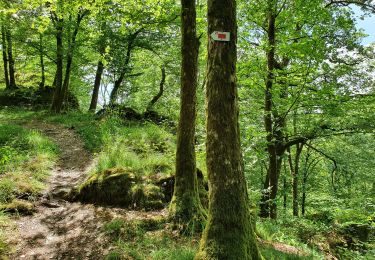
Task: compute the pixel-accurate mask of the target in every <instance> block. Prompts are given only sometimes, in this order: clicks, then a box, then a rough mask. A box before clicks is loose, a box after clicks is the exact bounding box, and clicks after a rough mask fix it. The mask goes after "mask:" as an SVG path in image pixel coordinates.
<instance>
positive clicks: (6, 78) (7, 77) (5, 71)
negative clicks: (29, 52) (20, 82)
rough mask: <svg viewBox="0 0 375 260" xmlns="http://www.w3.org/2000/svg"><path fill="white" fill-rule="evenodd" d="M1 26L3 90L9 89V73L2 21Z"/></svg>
mask: <svg viewBox="0 0 375 260" xmlns="http://www.w3.org/2000/svg"><path fill="white" fill-rule="evenodd" d="M2 22H3V24H2V25H1V45H2V46H1V47H2V52H3V63H4V79H5V88H7V89H9V87H10V84H9V72H8V54H7V42H6V29H5V25H4V23H5V22H4V20H3V21H2Z"/></svg>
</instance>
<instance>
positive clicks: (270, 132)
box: [260, 4, 280, 218]
mask: <svg viewBox="0 0 375 260" xmlns="http://www.w3.org/2000/svg"><path fill="white" fill-rule="evenodd" d="M269 5H270V6H269V9H270V10H269V14H268V30H267V32H268V45H269V48H268V49H267V69H268V72H267V79H266V88H265V99H264V104H265V105H264V126H265V130H266V132H267V137H266V139H267V152H268V164H269V166H268V172H267V175H268V182H265V183H264V184H265V186H264V192H263V195H262V199H261V204H260V216H261V217H263V218H268V217H271V218H276V216H277V215H276V214H277V213H276V210H277V205H276V201H275V199H276V194H277V188H278V171H279V169H280V166H279V165H278V157H277V147H276V143H275V140H274V129H273V119H272V88H273V80H274V69H275V44H276V32H275V23H276V15H275V13H274V11H273V6H271V4H269ZM271 215H272V216H271Z"/></svg>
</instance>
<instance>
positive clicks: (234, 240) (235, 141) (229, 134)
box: [195, 0, 261, 260]
mask: <svg viewBox="0 0 375 260" xmlns="http://www.w3.org/2000/svg"><path fill="white" fill-rule="evenodd" d="M207 17H208V33H209V34H211V33H213V32H214V31H226V32H229V33H230V40H229V41H228V42H218V41H213V40H212V39H211V40H209V42H208V66H207V91H206V104H207V113H206V115H207V119H206V121H207V128H206V129H207V141H206V162H207V172H208V180H209V212H208V220H207V224H206V227H205V230H204V232H203V234H202V239H201V242H200V249H199V252H198V254H197V255H196V257H195V258H196V259H228V260H231V259H233V260H234V259H236V260H238V259H241V260H248V259H261V256H260V254H259V251H258V247H257V244H256V240H255V234H254V227H253V225H252V220H251V219H252V216H251V213H250V208H249V206H250V205H249V197H248V194H247V187H246V180H245V176H244V172H243V159H242V153H241V147H240V130H239V125H238V97H237V86H236V59H237V58H236V40H237V24H236V3H235V1H234V0H222V1H216V0H208V13H207Z"/></svg>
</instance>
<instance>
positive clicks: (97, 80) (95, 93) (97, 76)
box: [89, 60, 104, 112]
mask: <svg viewBox="0 0 375 260" xmlns="http://www.w3.org/2000/svg"><path fill="white" fill-rule="evenodd" d="M103 71H104V64H103V62H102V61H101V60H99V61H98V67H97V69H96V74H95V82H94V89H93V91H92V96H91V103H90V108H89V111H92V112H95V110H96V106H97V104H98V98H99V89H100V82H101V80H102V75H103Z"/></svg>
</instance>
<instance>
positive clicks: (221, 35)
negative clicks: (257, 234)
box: [211, 31, 230, 42]
mask: <svg viewBox="0 0 375 260" xmlns="http://www.w3.org/2000/svg"><path fill="white" fill-rule="evenodd" d="M211 39H212V40H214V41H219V42H229V41H230V32H218V31H214V32H213V33H211Z"/></svg>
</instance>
